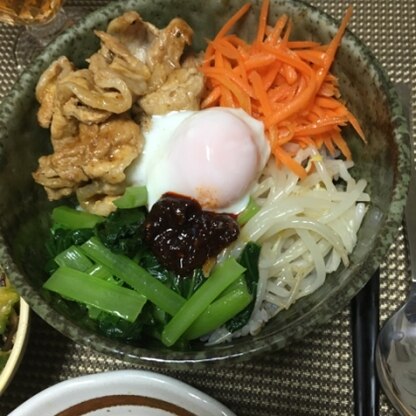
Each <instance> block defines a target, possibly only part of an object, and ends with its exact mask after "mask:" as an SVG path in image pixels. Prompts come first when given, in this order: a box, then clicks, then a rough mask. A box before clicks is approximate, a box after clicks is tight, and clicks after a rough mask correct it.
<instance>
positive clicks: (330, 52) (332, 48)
mask: <svg viewBox="0 0 416 416" xmlns="http://www.w3.org/2000/svg"><path fill="white" fill-rule="evenodd" d="M351 16H352V6H351V5H350V6H349V7H348V9H347V11H346V13H345V15H344V17H343V19H342V21H341V25H340V26H339V28H338V31H337V33H336V35H335V36H334V38H333V39H332V40H331V42H330V43H329V46H328V49H327V50H326V56H325V62H324V66H323V67H322V68H320V70H319V71H318V79H317V85H316V88H317V90H319V89H320V88H321V85H322V83H323V81H324V79H325V76H326V75H327V73H328V72H329V68H330V67H331V65H332V62H333V61H334V58H335V54H336V52H337V50H338V47H339V45H340V44H341V39H342V37H343V36H344V32H345V30H346V29H347V25H348V22H349V20H350V19H351Z"/></svg>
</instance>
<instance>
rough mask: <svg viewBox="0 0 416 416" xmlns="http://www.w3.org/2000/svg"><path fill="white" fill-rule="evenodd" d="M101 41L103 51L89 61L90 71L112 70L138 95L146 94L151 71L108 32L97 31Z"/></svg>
mask: <svg viewBox="0 0 416 416" xmlns="http://www.w3.org/2000/svg"><path fill="white" fill-rule="evenodd" d="M95 33H96V35H97V36H98V37H99V38H100V39H101V49H100V51H99V52H98V53H96V54H94V55H92V56H91V57H90V59H89V63H90V66H89V69H90V70H91V71H92V72H94V73H95V74H98V73H100V72H101V71H103V70H104V69H105V70H110V71H112V72H113V76H114V74H115V75H116V76H117V77H119V78H120V79H122V80H123V81H124V82H125V83H126V84H127V85H128V87H129V88H130V90H131V92H132V93H134V94H136V95H142V94H144V93H145V92H146V91H147V89H148V81H149V79H150V75H151V74H150V70H149V68H148V67H147V65H146V64H145V63H143V62H141V61H140V60H139V59H138V58H136V57H135V56H134V55H132V53H131V52H130V51H129V49H128V48H127V46H125V45H124V44H123V43H122V42H120V41H119V40H118V39H117V38H116V37H114V36H111V35H109V34H108V33H106V32H100V31H96V32H95Z"/></svg>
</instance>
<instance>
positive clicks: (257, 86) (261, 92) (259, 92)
mask: <svg viewBox="0 0 416 416" xmlns="http://www.w3.org/2000/svg"><path fill="white" fill-rule="evenodd" d="M248 79H249V80H250V82H251V84H252V85H253V89H254V92H255V94H256V96H257V97H258V100H259V101H260V105H261V109H262V113H263V114H264V115H265V116H266V117H269V116H270V115H271V114H272V106H271V104H270V101H269V97H268V96H267V91H266V88H265V86H264V83H263V80H262V78H261V76H260V75H259V73H258V72H256V71H252V72H250V75H249V76H248Z"/></svg>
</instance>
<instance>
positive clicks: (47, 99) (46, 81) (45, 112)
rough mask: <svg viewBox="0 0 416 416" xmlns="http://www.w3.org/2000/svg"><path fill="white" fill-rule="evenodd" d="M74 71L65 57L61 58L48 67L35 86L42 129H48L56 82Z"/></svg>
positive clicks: (52, 110)
mask: <svg viewBox="0 0 416 416" xmlns="http://www.w3.org/2000/svg"><path fill="white" fill-rule="evenodd" d="M73 71H74V66H73V65H72V63H71V62H70V61H69V60H68V58H66V57H65V56H61V57H60V58H58V59H57V60H56V61H54V62H52V63H51V64H50V65H49V68H48V69H46V71H44V72H43V73H42V75H41V77H40V79H39V81H38V83H37V85H36V99H37V100H38V102H39V103H40V108H39V111H38V121H39V124H40V125H41V126H42V127H45V128H48V127H49V126H50V124H51V121H52V116H53V113H54V110H55V107H56V84H57V82H58V81H59V80H60V79H62V78H64V77H65V76H67V75H68V74H69V73H71V72H73Z"/></svg>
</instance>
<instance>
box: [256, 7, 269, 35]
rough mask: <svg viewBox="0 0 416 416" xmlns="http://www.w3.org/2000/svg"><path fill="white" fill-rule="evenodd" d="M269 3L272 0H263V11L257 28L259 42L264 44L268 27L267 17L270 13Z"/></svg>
mask: <svg viewBox="0 0 416 416" xmlns="http://www.w3.org/2000/svg"><path fill="white" fill-rule="evenodd" d="M269 3H270V0H263V3H262V6H261V10H260V17H259V23H258V28H257V37H256V41H257V42H263V39H264V36H265V34H266V25H267V15H268V13H269Z"/></svg>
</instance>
